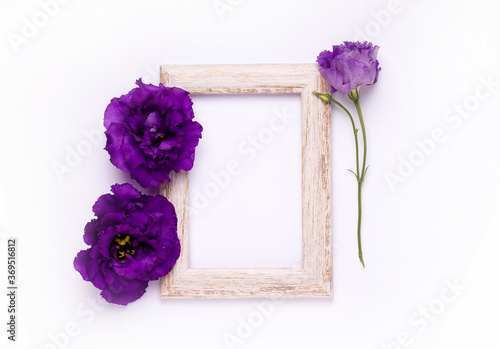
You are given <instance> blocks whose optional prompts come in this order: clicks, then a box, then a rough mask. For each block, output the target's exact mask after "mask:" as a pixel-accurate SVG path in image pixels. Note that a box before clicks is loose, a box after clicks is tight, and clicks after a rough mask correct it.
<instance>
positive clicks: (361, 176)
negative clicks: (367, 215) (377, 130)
mask: <svg viewBox="0 0 500 349" xmlns="http://www.w3.org/2000/svg"><path fill="white" fill-rule="evenodd" d="M313 95H315V96H317V97H319V98H320V99H321V100H322V101H323V102H325V103H333V104H336V105H338V106H339V107H340V108H341V109H342V110H343V111H344V112H345V113H346V114H347V115H348V116H349V119H350V120H351V124H352V130H353V132H354V141H355V143H356V173H354V171H351V170H348V171H350V172H352V173H353V174H354V175H355V176H356V180H357V181H358V257H359V260H360V262H361V264H362V265H363V268H364V267H365V262H364V261H363V251H362V248H361V216H362V210H361V186H362V184H363V182H364V181H365V175H366V171H367V170H368V167H366V130H365V122H364V120H363V113H362V112H361V107H360V105H359V90H358V89H355V90H353V91H351V93H350V94H349V98H350V99H351V100H352V101H353V102H354V105H355V106H356V111H357V112H358V116H359V122H360V124H361V133H362V134H363V164H362V166H361V172H359V143H358V131H359V130H358V129H357V128H356V124H355V122H354V118H353V117H352V115H351V113H349V111H348V110H347V109H346V108H345V107H344V106H343V105H342V104H341V103H340V102H337V101H336V100H335V99H333V98H332V96H331V95H330V94H326V93H325V94H322V93H318V92H316V91H314V92H313Z"/></svg>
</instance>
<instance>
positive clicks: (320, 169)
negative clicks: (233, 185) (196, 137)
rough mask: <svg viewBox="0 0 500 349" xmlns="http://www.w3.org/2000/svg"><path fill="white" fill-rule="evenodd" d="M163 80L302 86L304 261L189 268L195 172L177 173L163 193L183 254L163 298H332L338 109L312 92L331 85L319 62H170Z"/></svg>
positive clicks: (246, 87) (214, 90)
mask: <svg viewBox="0 0 500 349" xmlns="http://www.w3.org/2000/svg"><path fill="white" fill-rule="evenodd" d="M161 83H162V84H164V85H165V86H176V87H181V88H183V89H185V90H187V91H189V92H190V93H191V94H239V93H266V94H274V93H276V94H279V93H300V95H301V120H302V121H301V128H302V131H301V134H302V136H301V138H302V268H234V269H233V268H220V269H218V268H190V267H189V210H188V208H189V205H188V198H189V195H188V189H189V176H188V173H187V172H184V171H181V172H180V173H178V174H176V173H174V172H172V173H171V174H170V176H171V179H172V181H171V182H170V183H167V182H165V183H163V184H162V186H161V187H160V192H161V194H162V195H164V196H166V197H167V198H168V199H169V200H170V201H171V202H172V203H173V205H174V207H175V210H176V212H177V217H178V231H177V232H178V235H179V238H180V241H181V254H180V257H179V259H178V260H177V263H176V265H175V267H174V268H173V269H172V271H171V272H170V273H169V274H168V275H167V276H166V277H164V278H162V279H161V283H160V284H161V297H162V298H172V297H177V298H179V297H181V298H275V297H285V298H287V297H302V298H304V297H331V296H332V249H331V237H332V233H331V226H332V225H331V221H332V216H331V212H332V206H331V190H332V189H331V188H332V174H331V118H330V116H331V115H330V114H331V108H330V105H328V104H326V103H324V102H322V101H321V100H320V99H319V98H317V97H316V96H314V95H313V94H312V92H313V91H318V92H321V93H327V92H329V87H328V85H327V83H326V82H325V81H324V80H323V78H322V77H321V75H320V74H319V72H318V66H317V65H316V64H255V65H164V66H162V67H161ZM242 122H244V120H242ZM195 166H196V165H195Z"/></svg>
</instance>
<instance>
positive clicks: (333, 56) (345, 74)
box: [313, 41, 380, 267]
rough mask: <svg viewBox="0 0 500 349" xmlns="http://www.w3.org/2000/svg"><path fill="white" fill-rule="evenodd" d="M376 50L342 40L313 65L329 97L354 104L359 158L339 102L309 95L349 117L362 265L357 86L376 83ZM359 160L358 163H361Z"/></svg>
mask: <svg viewBox="0 0 500 349" xmlns="http://www.w3.org/2000/svg"><path fill="white" fill-rule="evenodd" d="M378 49H379V47H378V46H376V45H373V44H372V43H370V42H366V41H365V42H363V43H361V42H349V41H344V43H343V44H341V45H334V46H333V49H332V51H323V52H321V53H320V54H319V56H318V59H317V62H318V64H319V65H320V69H319V72H320V73H321V76H322V77H323V78H324V79H325V81H326V82H327V83H328V84H330V85H331V87H332V89H331V94H334V93H335V92H337V91H339V92H340V93H342V94H344V95H347V96H348V97H349V99H350V100H351V101H353V102H354V106H355V107H356V111H357V113H358V118H359V123H360V129H361V134H362V137H363V148H362V158H360V150H359V142H358V131H359V129H358V128H357V127H356V123H355V121H354V118H353V117H352V115H351V113H350V112H349V110H347V108H346V107H344V106H343V105H342V104H341V103H340V102H338V101H336V100H335V99H333V98H332V96H331V94H327V93H325V94H321V93H318V92H316V91H314V92H313V94H314V95H315V96H317V97H318V98H320V99H321V100H322V101H323V102H325V103H333V104H335V105H337V106H339V107H340V108H341V109H342V110H343V111H344V112H345V113H346V114H347V116H349V119H350V120H351V124H352V130H353V133H354V141H355V145H356V172H354V171H352V170H348V171H350V172H352V173H353V174H354V176H355V177H356V179H357V182H358V229H357V235H358V257H359V261H360V262H361V264H362V265H363V267H364V266H365V262H364V260H363V251H362V248H361V213H362V209H361V206H362V205H361V186H362V184H363V182H364V180H365V176H366V171H367V170H368V167H367V166H366V151H367V146H366V130H365V123H364V120H363V113H362V112H361V106H360V104H359V88H360V87H361V86H367V85H373V84H374V83H376V82H377V79H378V73H379V71H380V67H379V63H378V60H377V53H378ZM361 159H362V160H361Z"/></svg>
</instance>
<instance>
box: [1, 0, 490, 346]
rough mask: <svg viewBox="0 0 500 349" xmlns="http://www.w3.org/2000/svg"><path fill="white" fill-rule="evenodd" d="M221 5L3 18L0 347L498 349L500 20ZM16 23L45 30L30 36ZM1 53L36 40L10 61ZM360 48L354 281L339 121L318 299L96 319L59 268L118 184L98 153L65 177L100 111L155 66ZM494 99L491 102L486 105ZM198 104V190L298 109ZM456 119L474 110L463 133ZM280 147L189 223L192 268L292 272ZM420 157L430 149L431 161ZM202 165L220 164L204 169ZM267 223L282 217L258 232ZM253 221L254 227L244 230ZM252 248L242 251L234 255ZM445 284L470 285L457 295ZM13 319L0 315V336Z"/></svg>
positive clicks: (213, 303)
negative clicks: (60, 168) (360, 172)
mask: <svg viewBox="0 0 500 349" xmlns="http://www.w3.org/2000/svg"><path fill="white" fill-rule="evenodd" d="M226 1H228V0H221V2H215V1H212V0H206V1H201V0H200V1H172V0H163V1H128V0H123V1H119V2H118V1H113V2H111V1H85V2H83V1H81V2H77V1H66V3H65V4H60V5H59V6H58V7H57V8H56V7H53V6H52V7H49V8H48V11H49V12H51V15H52V16H50V17H48V16H44V15H43V12H42V11H44V10H43V9H42V6H41V5H40V4H39V3H38V2H37V1H24V2H13V1H5V0H4V1H2V2H1V3H0V23H1V32H0V81H1V82H2V85H1V93H0V102H1V104H0V105H1V114H0V115H1V118H2V119H1V120H2V123H1V135H2V136H1V137H0V142H1V143H0V145H1V148H0V149H1V164H2V165H1V166H2V167H1V169H2V170H1V172H0V179H1V180H0V184H1V185H0V198H1V200H0V222H1V226H0V228H1V237H2V239H1V244H2V245H1V246H0V248H1V252H0V256H2V257H1V259H0V261H2V262H0V278H1V279H0V280H1V281H0V284H1V285H5V282H6V259H5V251H6V243H5V242H6V237H10V236H12V237H17V238H18V241H19V246H18V247H19V252H18V253H19V265H18V267H19V269H18V272H19V274H18V284H19V298H18V315H19V324H18V342H16V343H11V342H7V340H6V337H7V333H6V332H5V330H4V328H5V327H6V326H4V325H2V326H0V329H2V330H1V331H0V333H2V334H1V335H0V341H1V343H2V344H1V347H2V348H30V349H31V348H45V349H49V348H52V349H53V348H57V347H61V348H62V347H67V348H72V349H73V348H75V349H78V348H91V347H93V348H106V347H112V346H116V347H120V348H126V349H128V348H138V347H144V348H153V347H158V346H159V345H161V346H164V347H172V348H174V347H175V348H201V347H203V348H232V347H234V348H275V347H280V348H281V347H286V348H305V347H307V348H322V347H326V348H343V349H354V348H356V349H358V348H360V349H367V348H384V347H387V348H392V349H396V348H400V347H401V348H402V347H405V348H406V347H410V348H425V349H429V348H430V349H433V348H473V347H488V348H493V347H497V346H498V345H499V344H500V340H499V339H498V335H497V330H498V326H499V320H498V314H499V311H500V302H499V298H498V295H499V291H500V283H499V281H498V248H497V246H498V244H499V243H500V237H499V236H498V233H499V230H500V218H499V217H500V203H499V200H498V199H499V193H500V188H499V179H500V176H499V170H500V141H499V138H498V130H499V128H500V121H499V118H498V112H499V110H500V97H499V96H500V91H499V90H500V86H499V84H498V81H500V71H499V68H498V62H499V59H500V48H499V47H500V46H499V45H498V39H497V38H498V34H499V33H500V31H499V30H500V22H498V19H497V13H498V7H495V5H493V4H494V2H492V1H487V0H478V1H473V2H471V1H465V0H454V1H431V0H423V1H410V0H401V1H400V2H399V4H397V3H396V5H394V2H392V1H389V0H377V1H319V0H316V1H314V0H310V1H290V0H289V1H281V0H280V1H269V0H266V1H264V0H254V1H245V0H241V1H239V0H232V1H228V2H226ZM45 2H49V1H48V0H47V1H45ZM221 3H222V4H228V3H230V4H231V5H227V6H231V10H228V8H227V7H226V8H225V10H226V12H223V13H220V12H219V13H218V12H217V10H216V9H215V7H214V4H215V5H217V4H218V5H219V6H221V5H220V4H221ZM223 10H224V9H222V11H223ZM28 22H29V23H33V22H36V23H38V24H37V25H38V26H39V28H35V30H36V31H33V28H32V31H31V32H29V30H28V32H26V28H25V32H24V33H23V28H24V27H27V26H29V25H30V24H27V23H28ZM360 32H363V33H362V34H360ZM14 35H17V36H18V37H17V40H19V37H20V36H22V35H25V36H30V37H29V38H26V39H25V40H24V41H22V42H19V41H18V45H13V44H12V43H11V40H10V39H12V38H13V37H14ZM361 35H364V36H366V38H367V39H369V40H371V41H373V42H374V43H376V44H378V45H379V46H380V47H381V48H380V52H379V61H380V64H381V66H382V71H381V73H380V79H379V82H378V83H377V84H376V85H375V86H372V87H368V88H364V89H362V97H361V98H362V99H361V104H362V107H363V111H364V113H365V119H366V125H367V130H368V131H367V132H368V141H369V154H368V163H369V164H371V167H370V170H369V172H368V176H367V179H366V182H365V186H364V198H365V199H364V218H363V234H364V235H363V241H364V251H365V261H366V264H367V268H366V269H362V268H361V266H360V264H359V261H358V259H357V251H356V239H355V229H356V202H355V195H356V192H355V191H356V185H355V181H354V179H353V177H352V175H351V174H349V173H348V172H347V171H346V169H347V168H353V167H354V156H353V154H354V153H353V151H354V150H353V138H352V133H351V129H350V124H349V122H348V119H347V118H346V117H345V115H343V114H342V113H341V112H339V111H338V109H334V110H333V121H332V123H333V125H332V126H333V135H332V137H333V157H332V158H333V194H334V197H333V217H334V220H333V234H334V235H333V236H334V239H333V264H334V269H333V272H334V273H333V280H334V296H333V298H332V299H331V300H311V299H306V300H287V301H284V302H278V303H273V304H272V305H270V304H269V303H266V305H265V306H264V308H262V304H260V305H259V304H258V303H256V302H255V301H252V300H188V299H185V300H160V298H159V283H158V281H157V282H151V283H150V286H149V288H148V291H147V293H146V294H145V296H144V297H142V298H141V299H140V300H138V301H137V302H135V303H132V304H130V305H129V306H127V307H120V306H114V305H104V306H101V305H97V306H95V307H94V308H92V307H91V305H90V304H91V303H92V302H93V301H95V300H96V299H98V298H99V296H98V290H97V289H95V288H94V287H93V286H92V285H91V284H90V283H88V282H84V281H82V279H81V277H80V275H79V274H78V273H77V272H76V271H75V270H74V269H73V266H72V263H73V258H74V256H75V255H76V253H77V252H78V251H79V250H80V249H83V248H85V245H84V243H83V241H82V234H83V227H84V225H85V223H86V222H87V221H89V220H90V219H91V218H92V212H91V207H92V204H93V203H94V202H95V200H96V199H97V197H98V196H100V195H101V194H103V193H106V192H108V191H109V187H110V185H111V184H113V183H116V182H118V183H122V182H126V181H130V178H129V177H128V176H127V175H125V174H123V173H122V172H121V171H120V170H118V169H116V168H115V167H114V166H112V165H111V164H110V163H109V161H108V154H107V153H106V152H105V151H104V150H102V148H103V146H104V142H103V140H102V139H101V140H100V141H98V142H96V144H95V145H94V144H93V145H92V146H91V147H90V149H86V152H85V155H84V156H82V157H81V158H80V160H79V161H76V162H75V161H73V162H71V161H70V162H71V163H68V162H67V160H66V158H67V156H68V154H70V152H71V151H76V150H77V148H78V147H79V146H80V151H81V150H82V148H81V147H84V145H82V144H86V143H85V142H86V140H87V138H86V136H85V135H84V132H91V131H93V130H94V131H95V130H97V129H98V128H99V126H100V125H101V123H102V117H103V112H104V109H105V108H106V106H107V104H108V103H109V100H110V99H111V98H112V97H114V96H119V95H121V94H123V93H126V92H127V91H129V90H130V89H131V88H133V87H134V82H135V80H136V79H137V78H139V77H143V79H144V80H145V81H146V82H151V83H157V82H158V71H159V70H158V67H159V65H160V64H195V63H196V64H220V63H243V64H244V63H307V62H314V61H315V60H316V56H317V55H318V54H319V52H321V51H322V50H324V49H331V45H332V44H338V43H340V42H342V41H343V40H353V39H359V38H361V37H360V36H361ZM9 38H10V39H9ZM15 46H17V47H15ZM15 48H17V50H15ZM488 79H491V80H493V81H494V84H490V85H489V86H486V85H485V84H484V82H483V81H484V80H488ZM488 87H489V88H490V89H491V90H488ZM478 97H479V98H480V99H478ZM339 99H340V100H341V101H342V102H345V103H346V105H348V106H349V107H352V105H351V104H350V103H349V101H348V100H346V98H342V97H339ZM195 102H197V103H198V102H199V105H198V104H196V105H195V107H196V108H197V109H196V112H197V114H199V117H200V121H202V119H203V118H204V119H203V122H205V120H206V128H205V133H204V138H203V140H202V143H201V144H200V148H199V153H197V156H198V157H199V159H198V161H197V163H196V165H195V166H198V164H199V165H200V166H199V167H196V169H195V170H197V171H198V172H196V173H195V172H193V176H196V177H197V178H198V179H197V181H198V184H197V186H198V188H203V185H204V180H205V181H206V177H203V176H204V173H205V174H206V172H207V171H212V170H214V171H216V170H217V169H220V168H221V166H223V165H224V164H225V163H226V162H227V161H228V160H230V159H232V157H235V158H236V159H238V160H239V161H240V162H241V163H242V164H243V163H244V161H245V157H244V156H242V155H241V154H238V152H237V146H238V144H239V143H241V142H243V141H245V140H246V137H247V136H251V135H255V134H256V133H257V132H258V131H259V130H260V129H262V128H263V127H266V125H267V122H268V121H267V120H269V118H270V117H272V116H273V115H274V114H273V113H274V112H273V110H274V109H278V110H281V109H282V108H288V109H289V110H294V108H296V104H295V102H296V101H295V100H294V99H293V98H292V97H290V98H289V99H287V98H285V99H282V100H276V101H273V100H271V101H270V100H268V99H265V98H264V99H256V100H244V101H241V107H236V106H235V104H234V101H228V102H227V103H218V102H217V100H215V99H213V100H212V99H209V100H198V101H197V100H195ZM253 104H255V105H254V106H253V107H251V106H252V105H253ZM217 108H220V109H221V111H220V116H219V118H217V117H215V116H217V115H218V113H217ZM457 108H462V109H463V110H466V109H465V108H468V109H469V110H470V111H466V112H464V113H463V115H465V116H466V117H462V116H460V114H458V113H457V112H456V111H453V110H454V109H455V110H458V109H457ZM238 110H241V113H239V112H238ZM209 112H210V113H212V114H209ZM235 113H238V114H236V115H234V114H235ZM231 114H233V117H234V118H241V119H242V120H248V119H251V115H253V114H255V115H258V116H256V119H255V120H253V123H251V124H249V125H248V129H247V130H245V129H244V126H242V125H237V124H235V123H234V122H232V121H231ZM208 115H215V116H214V117H213V118H210V117H208ZM242 122H243V121H242ZM439 133H441V137H440V138H439V141H440V143H435V142H433V146H430V143H429V141H428V139H430V138H431V137H432V135H433V134H434V135H436V134H439ZM96 134H97V133H96ZM225 137H227V140H228V141H231V142H232V143H228V144H227V149H226V150H227V152H226V153H225V154H219V153H218V151H217V150H218V149H219V150H220V149H224V145H223V144H222V143H221V142H220V140H219V141H218V140H217V139H216V138H220V139H222V140H223V139H226V138H225ZM97 138H99V137H98V136H97ZM295 140H298V131H297V129H296V128H294V127H293V126H292V127H290V128H287V129H286V130H285V131H283V133H280V134H277V135H276V137H275V139H274V141H273V142H272V143H271V144H270V145H269V147H268V148H266V149H265V150H263V151H261V152H260V153H259V154H260V155H259V157H258V158H256V160H255V161H254V162H253V163H251V164H248V166H246V167H245V169H244V172H242V174H241V176H238V177H237V178H234V180H232V181H231V184H230V185H229V186H228V188H227V190H224V191H221V193H220V194H219V196H218V197H217V198H216V199H215V200H213V201H212V202H211V203H210V204H209V206H208V207H207V209H206V210H204V211H203V212H204V213H205V216H203V215H199V216H198V217H197V218H194V219H193V222H192V225H193V229H194V230H196V231H197V232H198V233H197V234H198V238H197V239H198V240H197V241H198V243H197V247H195V246H194V247H193V249H195V251H197V252H196V255H197V256H198V257H197V258H198V260H196V261H193V262H194V263H198V265H199V266H202V265H205V266H207V265H209V264H212V265H227V264H231V262H234V263H235V264H238V263H239V264H241V265H254V264H259V263H261V264H262V263H264V262H263V261H265V264H269V265H285V266H288V265H294V264H296V263H300V261H299V262H297V258H300V256H299V257H297V241H299V240H300V236H299V235H297V229H298V222H299V220H297V219H296V218H293V217H294V215H293V212H297V210H299V211H300V208H299V209H297V204H296V203H297V200H295V199H296V198H297V197H299V190H300V189H299V185H298V184H297V183H298V182H297V178H300V177H298V174H297V171H296V168H297V163H296V162H294V160H293V159H294V158H295V159H296V157H294V156H292V155H293V154H297V151H298V152H300V150H297V148H296V142H295ZM203 142H205V143H203ZM87 144H88V143H87ZM418 144H427V146H428V148H427V153H428V155H422V154H423V153H422V152H421V151H420V150H419V146H418ZM287 150H289V152H290V154H291V155H290V157H288V156H285V155H284V154H285V153H284V152H285V151H287ZM214 152H215V153H216V154H217V156H216V157H214V159H216V161H215V160H214V162H211V161H210V160H209V159H212V158H211V157H209V155H206V157H202V155H201V154H213V153H214ZM204 159H205V160H204ZM407 162H409V164H410V166H412V167H414V168H413V170H411V168H409V166H408V163H407ZM412 163H413V164H414V166H413V165H411V164H412ZM55 164H63V165H71V166H70V167H71V171H70V172H67V173H64V174H62V175H59V176H58V175H57V173H56V172H55V171H54V166H55ZM294 169H295V170H294ZM394 176H399V181H398V182H397V183H394V178H396V177H394ZM204 178H205V179H204ZM388 178H392V182H391V181H390V180H388ZM268 179H269V180H270V181H271V182H272V183H275V184H276V186H278V187H270V188H271V189H273V190H275V191H274V192H273V193H272V195H270V196H269V197H267V196H266V192H265V191H256V192H255V195H253V197H252V196H251V195H250V193H251V191H252V190H251V189H248V188H246V189H245V186H246V185H248V186H249V188H257V187H258V183H264V182H265V181H267V180H268ZM280 179H281V181H280ZM282 182H284V183H285V185H282V186H281V187H280V186H279V184H280V183H282ZM242 183H243V185H242ZM256 183H257V184H256ZM391 183H392V184H391ZM287 188H289V190H286V189H287ZM278 189H279V190H278ZM148 192H154V191H148ZM240 195H241V197H242V198H244V200H243V201H245V203H244V204H238V205H241V206H238V207H237V209H234V210H233V212H238V214H237V215H236V216H237V217H236V218H235V217H232V216H231V219H230V220H229V219H228V218H227V217H228V216H229V215H226V216H225V215H224V214H223V210H224V209H227V208H228V207H230V205H229V204H228V203H230V202H231V200H237V199H238V197H239V196H240ZM279 195H283V197H282V199H281V200H280V199H279V198H276V196H279ZM270 198H271V199H270ZM263 203H265V205H263ZM294 203H295V204H294ZM273 206H274V208H275V209H276V215H275V216H274V215H270V214H269V212H268V211H269V210H270V209H271V210H272V209H273ZM219 208H220V209H219ZM210 210H212V211H213V216H211V217H209V218H207V214H206V212H210ZM245 210H248V215H246V211H245ZM259 212H260V213H259ZM264 213H265V219H266V220H265V222H269V224H267V223H266V224H260V225H259V220H258V218H259V215H260V214H264ZM238 215H239V216H238ZM209 216H210V215H209ZM203 217H205V218H203ZM242 217H251V218H252V219H248V221H247V222H245V221H239V219H240V220H241V219H242ZM287 217H289V218H290V221H287V222H284V223H283V220H286V219H287ZM203 219H205V221H204V220H203ZM226 219H228V220H227V221H226ZM217 224H219V225H220V226H221V227H223V229H220V231H219V230H218V229H217ZM282 224H283V227H284V228H283V229H281V230H280V229H274V227H278V228H279V227H280V226H282ZM240 228H241V229H240ZM273 230H274V231H273ZM284 230H289V231H290V234H289V235H287V234H286V232H285V233H283V232H284ZM252 231H255V232H256V235H255V237H252V238H249V236H248V235H249V234H251V233H252ZM238 234H239V235H238ZM274 234H276V235H274ZM211 236H213V237H214V240H213V241H218V242H219V243H217V242H213V241H212V242H211V239H210V238H209V237H211ZM266 236H271V237H272V238H268V239H266ZM227 239H231V240H230V241H231V242H232V244H233V245H234V246H235V247H234V248H235V250H234V251H231V250H228V248H229V246H231V244H229V243H225V242H224V241H227ZM247 243H248V248H247V249H245V248H244V247H245V246H244V245H245V244H247ZM217 245H219V247H218V250H214V251H212V250H210V248H215V247H214V246H217ZM258 246H261V247H262V250H259V249H258V248H256V247H258ZM238 249H239V250H238ZM238 251H239V252H238ZM241 251H246V252H241ZM253 251H255V254H259V253H261V254H262V256H258V258H257V257H256V255H255V254H253V253H252V252H253ZM240 252H241V253H243V255H242V256H241V258H240ZM225 253H226V254H225ZM238 258H240V259H239V260H238ZM252 258H253V259H252ZM2 264H3V266H2ZM258 266H262V265H258ZM446 280H448V281H446ZM453 282H455V283H458V284H460V285H463V286H461V287H460V288H457V287H456V286H455V287H454V288H452V289H450V286H449V283H453ZM5 286H6V285H5ZM2 288H3V289H4V290H5V288H4V286H2ZM453 292H455V294H454V293H453ZM3 293H4V291H3V290H2V291H1V293H0V294H3ZM443 297H444V298H443ZM443 300H446V301H447V303H445V302H443ZM429 307H430V308H431V310H429V311H428V312H429V315H427V317H425V316H426V315H423V314H424V312H425V311H426V310H425V309H428V308H429ZM6 308H7V298H6V297H5V296H2V297H0V319H1V321H0V323H2V324H4V323H6V321H7V309H6ZM433 312H434V314H433ZM249 323H250V324H249ZM66 332H69V334H67V333H66ZM398 340H399V343H398V344H396V341H398ZM228 341H229V343H232V344H234V345H229V344H228ZM231 341H232V342H231ZM391 343H392V344H391Z"/></svg>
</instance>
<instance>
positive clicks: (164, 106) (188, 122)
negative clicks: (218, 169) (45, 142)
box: [104, 79, 203, 188]
mask: <svg viewBox="0 0 500 349" xmlns="http://www.w3.org/2000/svg"><path fill="white" fill-rule="evenodd" d="M136 84H137V85H138V86H139V87H136V88H134V89H132V90H131V91H130V92H129V93H127V94H126V95H123V96H121V97H120V98H113V99H112V100H111V103H110V104H109V105H108V107H107V108H106V111H105V113H104V126H105V127H106V132H105V133H106V139H107V142H106V148H105V149H106V150H107V151H108V152H109V155H110V160H111V163H112V164H113V165H115V166H116V167H118V168H119V169H121V170H123V171H125V172H127V173H130V175H131V177H132V178H134V179H135V180H137V182H139V184H140V185H141V186H143V187H144V188H151V187H157V186H159V185H160V184H161V183H162V182H164V181H165V180H166V179H167V180H168V181H170V177H169V176H168V174H169V173H170V171H172V170H174V171H175V172H179V171H180V170H184V171H189V170H190V169H191V168H192V167H193V161H194V150H195V148H196V146H197V145H198V142H199V140H200V138H201V132H202V130H203V128H202V127H201V125H200V124H199V123H198V122H196V121H193V117H194V113H193V107H192V106H193V102H192V101H191V98H190V97H189V93H188V92H186V91H184V90H183V89H181V88H177V87H165V86H163V85H161V84H160V86H154V85H148V84H144V83H143V82H142V81H141V80H140V79H139V80H137V81H136Z"/></svg>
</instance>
